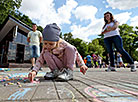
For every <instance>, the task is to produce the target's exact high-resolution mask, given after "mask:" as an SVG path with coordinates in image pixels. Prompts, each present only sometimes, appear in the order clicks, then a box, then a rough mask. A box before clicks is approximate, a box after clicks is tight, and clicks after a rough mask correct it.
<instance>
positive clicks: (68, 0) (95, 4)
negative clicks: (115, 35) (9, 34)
mask: <svg viewBox="0 0 138 102" xmlns="http://www.w3.org/2000/svg"><path fill="white" fill-rule="evenodd" d="M19 11H20V12H22V13H23V14H25V15H27V16H29V18H30V19H31V20H32V21H33V22H34V23H36V24H37V25H40V26H42V27H43V28H44V27H45V26H46V25H47V24H51V23H57V25H58V26H59V27H60V28H61V32H62V33H63V34H65V33H69V32H71V33H72V34H73V37H74V38H80V39H82V40H83V41H86V42H90V41H91V40H93V39H95V38H98V35H99V34H100V33H101V30H102V27H103V25H104V19H103V17H104V13H105V12H107V11H110V12H112V14H113V15H114V18H115V19H116V20H117V21H119V24H120V25H121V24H128V25H130V26H134V27H135V26H138V0H22V4H21V7H20V9H19Z"/></svg>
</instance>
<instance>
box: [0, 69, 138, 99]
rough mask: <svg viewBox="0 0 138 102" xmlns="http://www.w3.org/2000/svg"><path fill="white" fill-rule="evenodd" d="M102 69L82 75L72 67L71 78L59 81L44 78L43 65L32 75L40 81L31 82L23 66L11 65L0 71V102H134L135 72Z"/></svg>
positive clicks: (136, 90)
mask: <svg viewBox="0 0 138 102" xmlns="http://www.w3.org/2000/svg"><path fill="white" fill-rule="evenodd" d="M104 70H105V69H104V68H102V69H98V68H91V69H89V70H88V71H87V73H86V75H82V73H80V72H79V68H75V70H74V80H71V81H68V82H59V81H54V80H44V78H43V76H44V75H45V72H46V71H49V70H48V68H43V72H42V71H41V72H40V73H38V76H37V78H36V79H39V80H40V83H38V84H31V83H29V82H28V79H26V77H27V74H28V69H27V68H22V69H21V68H20V69H18V68H16V69H15V68H13V69H10V70H8V71H4V72H0V80H1V82H0V102H2V101H3V102H10V101H11V102H19V101H20V102H138V71H137V72H130V69H129V68H118V69H117V72H105V71H104ZM2 76H3V77H2ZM2 79H4V80H2ZM17 82H19V83H20V85H17ZM4 85H5V86H4Z"/></svg>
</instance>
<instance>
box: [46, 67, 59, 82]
mask: <svg viewBox="0 0 138 102" xmlns="http://www.w3.org/2000/svg"><path fill="white" fill-rule="evenodd" d="M59 72H60V71H59V70H58V69H55V70H53V71H51V72H47V73H46V75H45V76H44V78H45V79H46V80H51V79H55V78H56V77H57V76H58V75H59Z"/></svg>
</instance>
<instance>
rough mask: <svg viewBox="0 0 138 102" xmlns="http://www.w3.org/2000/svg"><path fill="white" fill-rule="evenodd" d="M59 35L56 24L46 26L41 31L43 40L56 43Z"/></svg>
mask: <svg viewBox="0 0 138 102" xmlns="http://www.w3.org/2000/svg"><path fill="white" fill-rule="evenodd" d="M59 35H60V28H59V27H58V26H57V24H56V23H53V24H48V25H46V27H45V28H44V30H43V40H46V41H58V40H59V38H60V37H59Z"/></svg>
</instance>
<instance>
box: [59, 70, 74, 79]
mask: <svg viewBox="0 0 138 102" xmlns="http://www.w3.org/2000/svg"><path fill="white" fill-rule="evenodd" d="M57 80H60V81H68V80H73V71H72V70H71V69H69V68H68V69H64V70H63V72H62V73H61V74H60V75H59V76H58V77H57Z"/></svg>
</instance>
